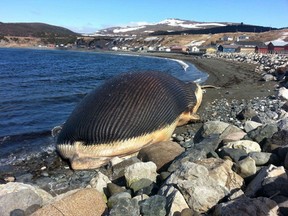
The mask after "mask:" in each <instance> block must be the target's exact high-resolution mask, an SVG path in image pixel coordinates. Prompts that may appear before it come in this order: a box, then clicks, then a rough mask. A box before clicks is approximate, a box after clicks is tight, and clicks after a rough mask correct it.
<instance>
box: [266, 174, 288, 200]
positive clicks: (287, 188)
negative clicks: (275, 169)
mask: <svg viewBox="0 0 288 216" xmlns="http://www.w3.org/2000/svg"><path fill="white" fill-rule="evenodd" d="M276 194H277V195H282V196H286V197H287V196H288V178H287V175H282V176H275V177H267V178H265V179H264V180H263V182H262V188H261V195H262V196H265V197H272V196H275V195H276Z"/></svg>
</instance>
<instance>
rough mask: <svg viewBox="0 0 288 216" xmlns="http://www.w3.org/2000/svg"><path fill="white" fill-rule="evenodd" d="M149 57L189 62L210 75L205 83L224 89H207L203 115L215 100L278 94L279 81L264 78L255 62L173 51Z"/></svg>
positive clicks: (244, 98)
mask: <svg viewBox="0 0 288 216" xmlns="http://www.w3.org/2000/svg"><path fill="white" fill-rule="evenodd" d="M143 55H145V54H143ZM147 56H157V57H164V58H171V59H178V60H181V61H185V62H189V63H191V64H193V65H194V66H195V67H196V68H197V69H198V70H200V71H202V72H204V73H207V74H208V78H207V79H206V81H205V82H204V83H203V85H213V86H216V87H220V89H213V88H210V89H205V90H204V95H203V101H202V104H201V106H200V109H199V112H200V115H201V112H203V108H204V107H205V106H207V105H208V103H211V102H213V101H214V100H219V99H223V98H225V99H227V100H228V101H231V100H233V99H236V100H249V99H254V98H257V97H259V98H263V97H268V96H271V95H275V93H276V92H275V86H276V85H277V82H275V81H270V82H265V81H260V79H261V77H262V76H261V74H260V73H257V72H255V68H256V66H257V65H255V64H248V63H243V62H235V61H229V60H226V59H220V58H204V57H193V56H189V55H188V56H186V55H183V54H172V53H168V54H166V53H163V54H161V53H157V54H148V55H147Z"/></svg>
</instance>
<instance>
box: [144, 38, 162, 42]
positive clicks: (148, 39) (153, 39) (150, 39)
mask: <svg viewBox="0 0 288 216" xmlns="http://www.w3.org/2000/svg"><path fill="white" fill-rule="evenodd" d="M155 40H159V38H158V37H147V38H145V39H144V41H146V42H147V41H155Z"/></svg>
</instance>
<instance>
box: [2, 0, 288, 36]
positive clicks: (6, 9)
mask: <svg viewBox="0 0 288 216" xmlns="http://www.w3.org/2000/svg"><path fill="white" fill-rule="evenodd" d="M0 5H1V6H0V22H43V23H47V24H51V25H57V26H63V27H66V28H69V29H71V30H73V31H75V32H79V33H93V32H95V31H96V30H99V29H103V28H106V27H111V26H127V25H136V24H137V23H146V22H147V23H157V22H160V21H162V20H164V19H167V18H179V19H185V20H194V21H200V22H216V21H217V22H243V23H246V24H253V25H262V26H269V27H278V28H281V27H288V0H241V1H236V0H216V1H215V0H198V1H196V0H142V1H140V0H118V1H117V0H106V1H103V0H81V1H79V0H77V1H76V0H57V1H56V0H1V4H0Z"/></svg>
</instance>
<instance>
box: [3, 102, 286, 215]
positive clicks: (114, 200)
mask: <svg viewBox="0 0 288 216" xmlns="http://www.w3.org/2000/svg"><path fill="white" fill-rule="evenodd" d="M211 104H212V105H211V106H207V107H209V108H207V110H206V111H205V112H204V113H205V115H204V118H206V120H207V121H206V122H205V123H204V124H203V125H202V126H201V128H200V129H199V130H198V131H195V132H194V131H193V130H191V129H187V132H185V133H181V134H175V135H174V138H173V140H172V141H169V142H163V143H159V145H155V146H153V145H152V146H149V147H146V148H144V149H142V150H141V151H140V153H139V154H138V157H133V158H130V159H126V160H121V159H119V158H118V159H117V158H116V159H114V160H113V161H112V162H111V164H110V165H109V166H107V167H105V168H101V169H98V170H93V171H77V172H75V173H73V174H68V175H67V176H69V178H68V177H67V176H66V177H65V175H64V176H63V175H62V176H59V175H60V174H58V175H57V176H56V177H52V176H53V174H51V173H48V176H49V177H47V176H44V177H45V178H50V182H49V181H46V187H44V183H42V184H37V185H38V186H36V185H28V184H23V183H18V182H11V183H7V184H2V185H0V201H1V207H0V212H1V215H10V214H11V215H29V214H32V215H43V214H47V212H53V214H54V215H63V214H65V215H77V214H79V212H81V213H85V214H90V215H91V214H93V215H105V214H106V215H204V214H206V215H233V214H241V215H251V214H252V215H287V214H288V189H287V188H288V176H287V173H286V169H287V168H288V114H287V111H288V108H287V107H288V102H287V101H280V100H277V99H275V98H270V99H269V98H266V99H259V98H258V99H253V100H250V101H236V100H233V101H232V102H231V104H230V103H228V101H226V100H224V99H223V100H217V101H214V102H212V103H211ZM225 104H226V105H225ZM211 113H212V114H211ZM213 113H215V114H213ZM209 116H210V119H208V117H209ZM50 175H51V176H50ZM44 177H43V178H44ZM43 178H42V179H43ZM53 178H54V179H58V187H60V186H63V184H64V183H61V182H62V181H63V182H64V180H66V184H71V185H74V186H73V187H70V188H69V191H68V192H66V193H63V194H60V195H57V196H55V197H52V196H51V195H50V194H49V193H47V192H45V191H43V190H41V189H40V188H39V186H40V187H41V188H44V189H46V190H47V184H51V186H52V185H53V184H54V183H53V181H52V179H53ZM12 181H13V180H12ZM16 181H17V177H16ZM36 182H37V181H36ZM38 182H41V181H40V180H39V179H38ZM42 182H43V180H42ZM44 182H45V181H44ZM56 182H57V181H56ZM59 182H60V183H61V184H60V183H59ZM77 182H78V184H77ZM73 183H74V184H73ZM64 185H65V184H64ZM75 185H78V187H77V188H78V189H76V190H72V189H73V188H75V187H76V186H75ZM54 186H55V185H54ZM54 189H56V188H54ZM60 191H61V190H59V191H58V192H60ZM20 194H21V195H23V196H25V197H26V198H25V199H24V198H23V199H21V202H15V200H16V197H17V199H18V197H19V196H20ZM53 195H55V194H53ZM27 197H29V198H27ZM11 203H13V205H12V204H11ZM254 213H255V214H254Z"/></svg>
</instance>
